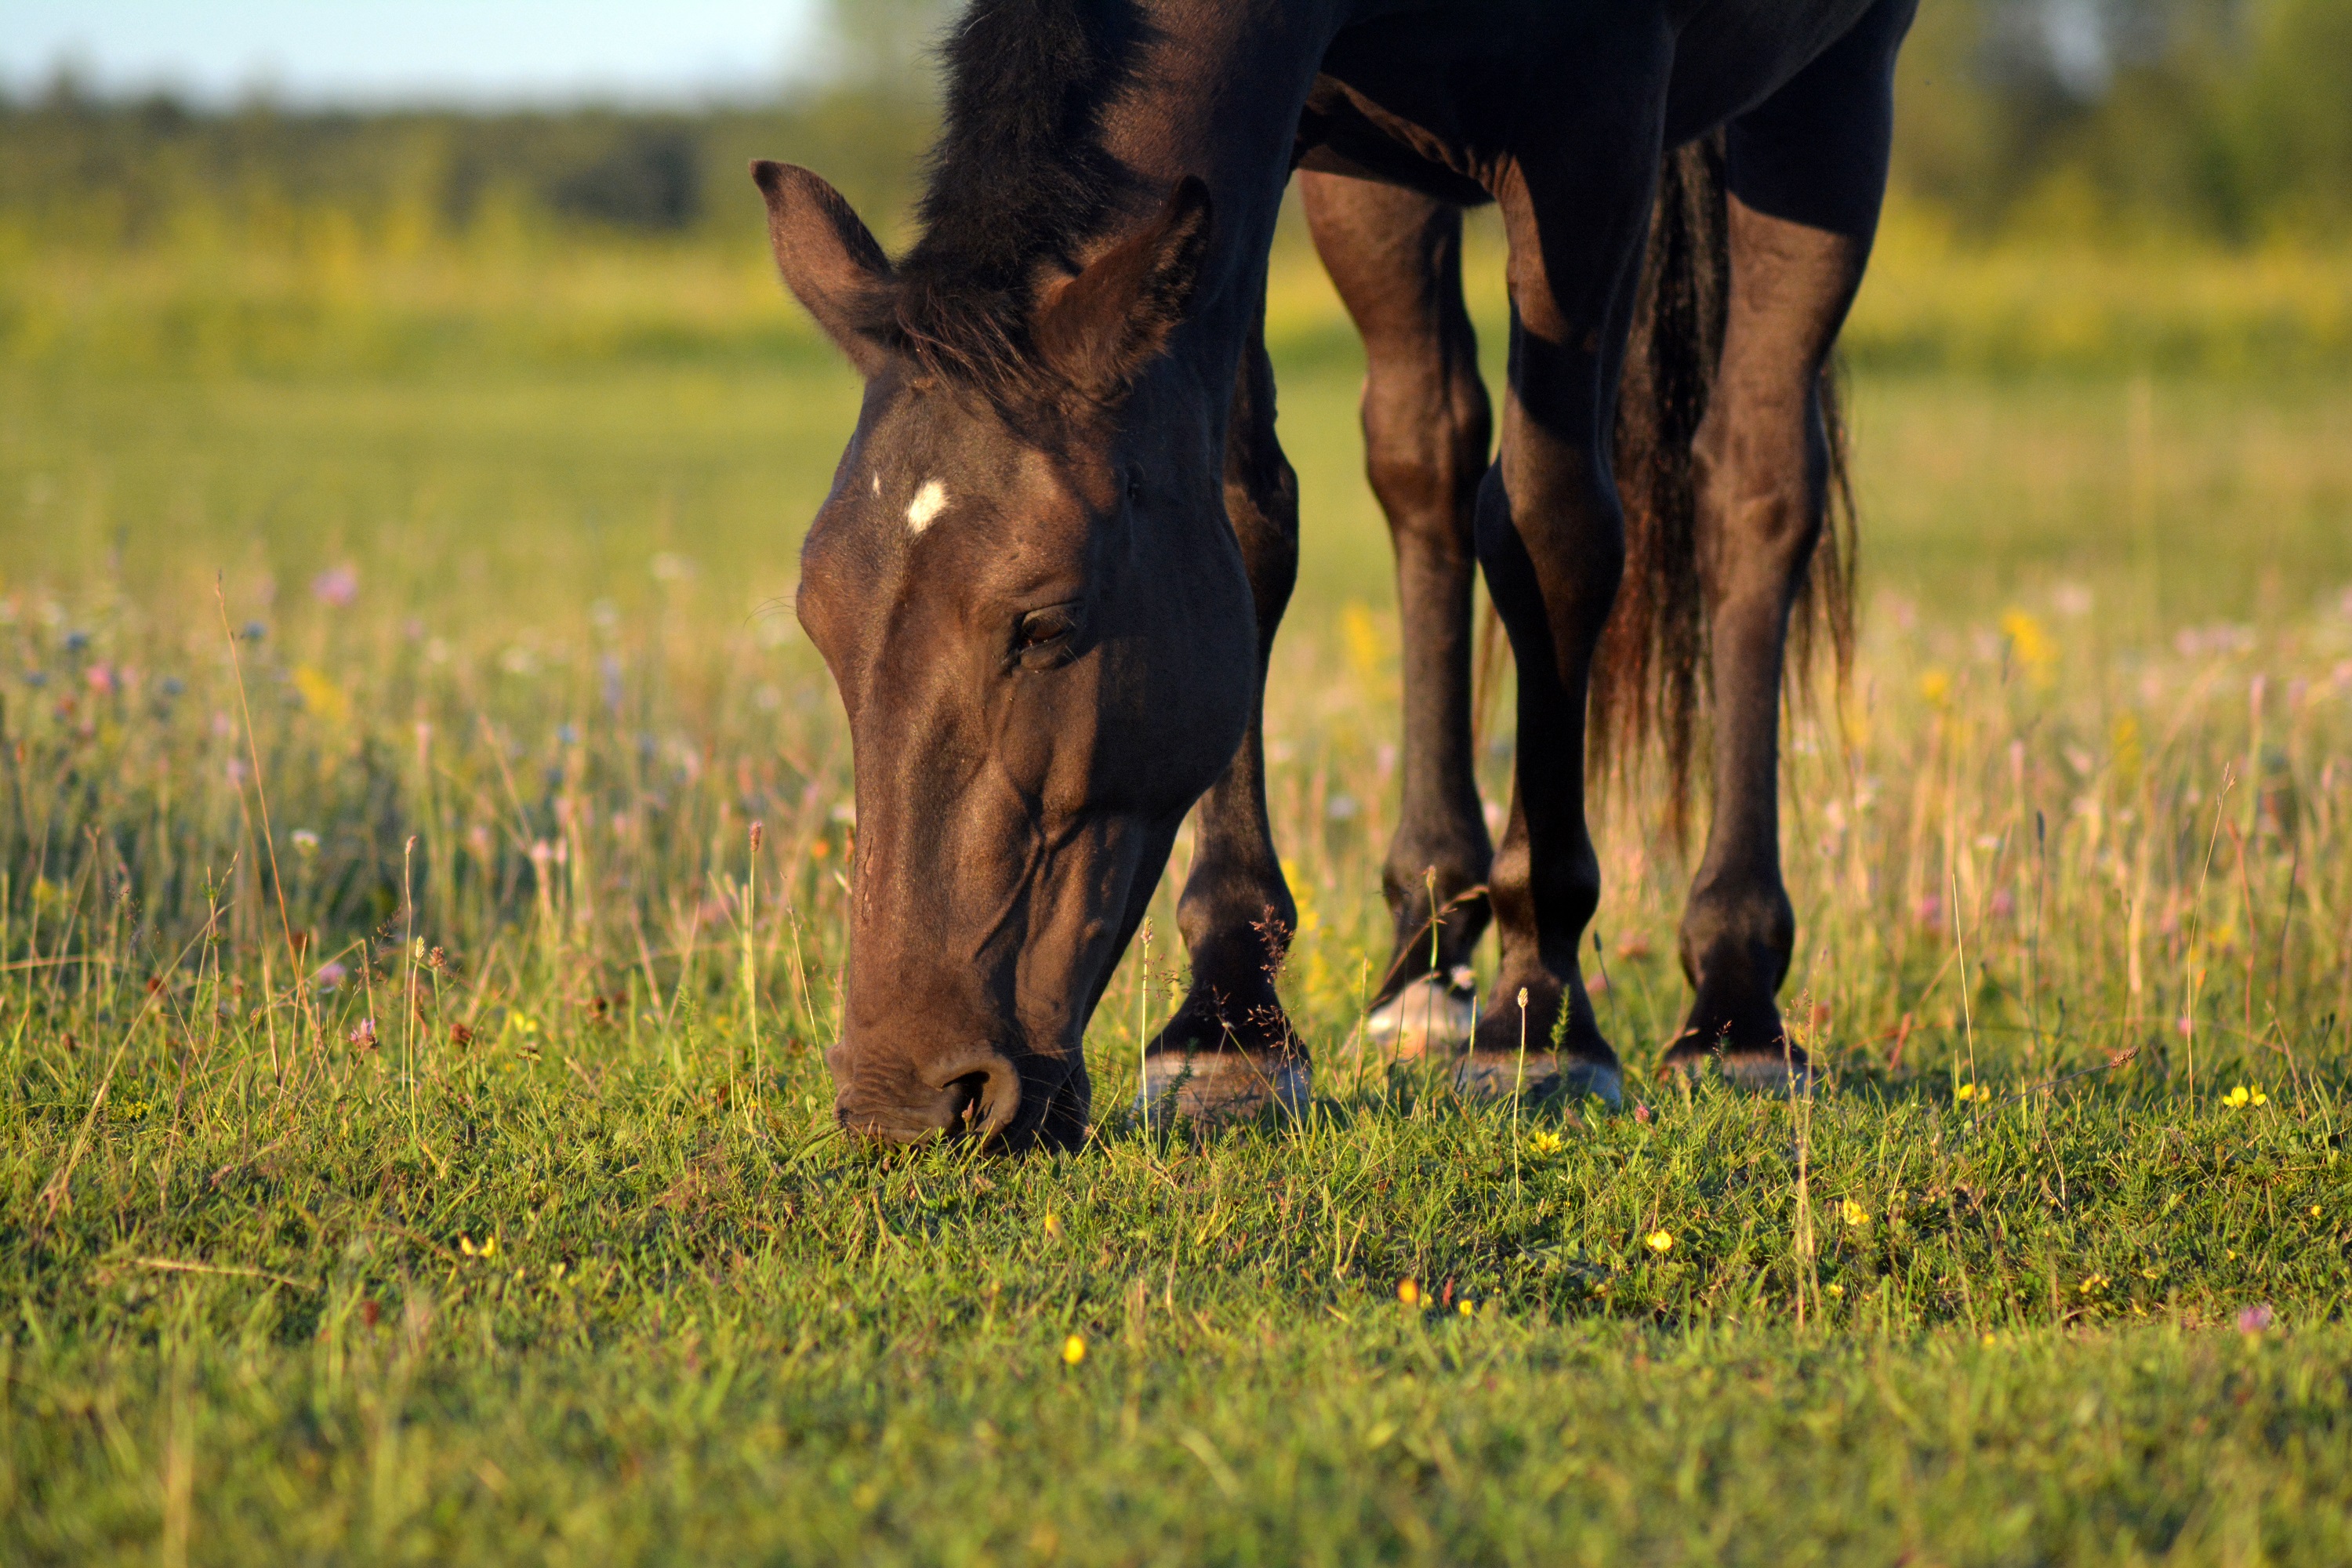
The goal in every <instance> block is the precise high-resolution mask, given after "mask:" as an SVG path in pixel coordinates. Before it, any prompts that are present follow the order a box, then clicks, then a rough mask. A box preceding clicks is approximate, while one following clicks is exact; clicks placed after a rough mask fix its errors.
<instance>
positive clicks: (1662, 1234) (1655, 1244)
mask: <svg viewBox="0 0 2352 1568" xmlns="http://www.w3.org/2000/svg"><path fill="white" fill-rule="evenodd" d="M1642 1245H1643V1246H1644V1247H1648V1248H1649V1249H1650V1250H1651V1251H1653V1252H1654V1253H1656V1254H1658V1255H1659V1256H1660V1257H1662V1258H1663V1257H1664V1256H1665V1255H1666V1254H1667V1253H1669V1252H1672V1251H1673V1250H1674V1249H1675V1238H1674V1233H1673V1232H1671V1231H1664V1230H1654V1231H1652V1232H1651V1233H1650V1234H1649V1235H1647V1236H1645V1237H1643V1238H1642Z"/></svg>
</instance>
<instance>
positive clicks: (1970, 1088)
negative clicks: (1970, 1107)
mask: <svg viewBox="0 0 2352 1568" xmlns="http://www.w3.org/2000/svg"><path fill="white" fill-rule="evenodd" d="M1952 1098H1953V1099H1954V1100H1961V1101H1963V1102H1965V1101H1969V1100H1974V1101H1975V1102H1976V1103H1978V1104H1979V1105H1981V1104H1983V1103H1984V1102H1985V1101H1987V1100H1990V1099H1991V1098H1992V1090H1990V1089H1980V1088H1979V1087H1978V1086H1977V1085H1976V1084H1974V1083H1964V1084H1962V1085H1960V1087H1959V1088H1958V1089H1954V1090H1952Z"/></svg>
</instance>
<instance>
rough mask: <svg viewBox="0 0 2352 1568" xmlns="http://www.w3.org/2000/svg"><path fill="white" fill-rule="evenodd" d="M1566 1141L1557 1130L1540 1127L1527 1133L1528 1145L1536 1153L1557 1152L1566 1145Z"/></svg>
mask: <svg viewBox="0 0 2352 1568" xmlns="http://www.w3.org/2000/svg"><path fill="white" fill-rule="evenodd" d="M1567 1142H1568V1141H1567V1140H1566V1139H1564V1138H1562V1137H1561V1136H1560V1135H1559V1133H1557V1132H1549V1131H1542V1130H1540V1129H1538V1131H1533V1132H1530V1133H1528V1148H1530V1149H1532V1150H1534V1151H1535V1152H1537V1153H1538V1154H1557V1153H1559V1152H1560V1150H1561V1149H1562V1148H1564V1147H1566V1145H1567Z"/></svg>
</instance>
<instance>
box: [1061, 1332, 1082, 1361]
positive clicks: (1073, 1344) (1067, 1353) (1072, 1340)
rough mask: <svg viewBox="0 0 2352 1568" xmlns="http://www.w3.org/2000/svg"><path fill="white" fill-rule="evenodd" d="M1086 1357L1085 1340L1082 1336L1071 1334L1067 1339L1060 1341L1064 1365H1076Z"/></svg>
mask: <svg viewBox="0 0 2352 1568" xmlns="http://www.w3.org/2000/svg"><path fill="white" fill-rule="evenodd" d="M1086 1359H1087V1342H1086V1341H1085V1340H1084V1339H1083V1338H1081V1337H1080V1336H1078V1335H1076V1334H1072V1335H1071V1336H1070V1337H1069V1338H1068V1339H1066V1340H1064V1341H1063V1342H1062V1364H1063V1365H1064V1366H1076V1365H1077V1364H1078V1363H1080V1362H1082V1361H1084V1360H1086Z"/></svg>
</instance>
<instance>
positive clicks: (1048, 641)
mask: <svg viewBox="0 0 2352 1568" xmlns="http://www.w3.org/2000/svg"><path fill="white" fill-rule="evenodd" d="M1077 629H1078V616H1077V606H1076V605H1049V606H1048V607H1046V608H1045V609H1042V610H1032V611H1030V612H1029V613H1028V614H1027V615H1025V616H1022V617H1021V619H1020V621H1019V623H1018V624H1016V625H1015V626H1014V627H1013V653H1014V655H1015V656H1016V657H1018V658H1020V660H1021V662H1022V663H1023V664H1024V665H1025V666H1027V667H1029V668H1041V667H1043V666H1045V665H1048V664H1051V663H1053V662H1054V661H1055V659H1057V658H1059V657H1060V656H1061V655H1063V654H1065V653H1066V652H1067V651H1069V642H1070V639H1071V637H1072V636H1073V635H1074V634H1075V633H1076V631H1077Z"/></svg>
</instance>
